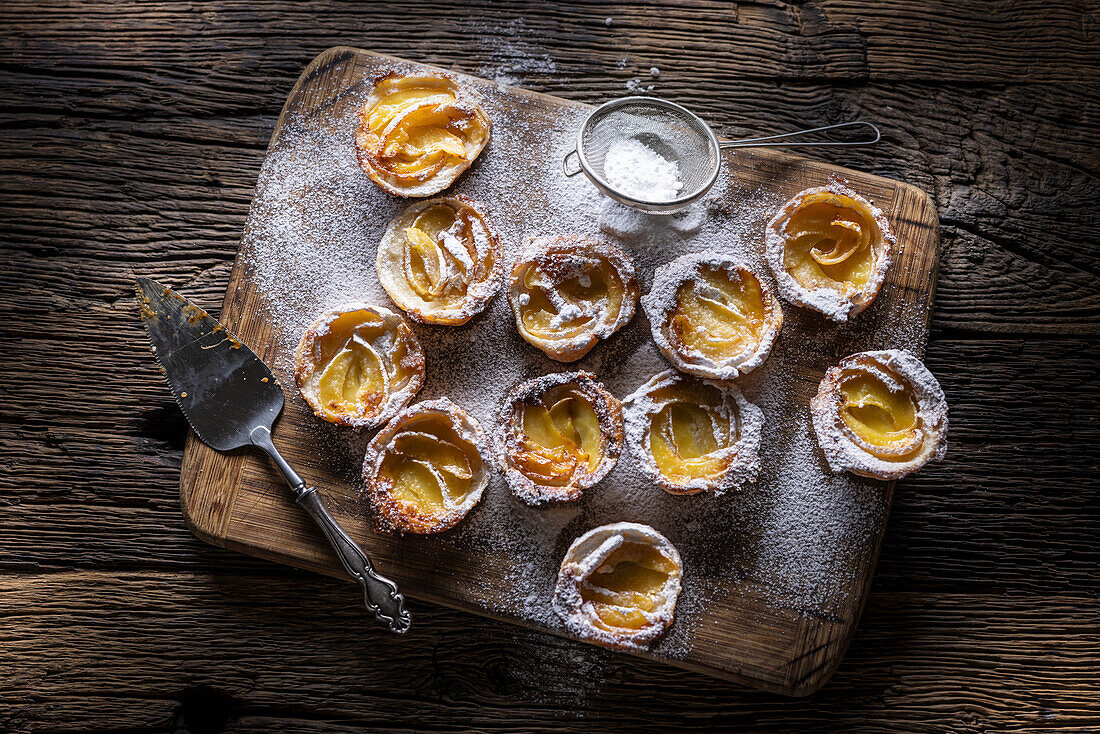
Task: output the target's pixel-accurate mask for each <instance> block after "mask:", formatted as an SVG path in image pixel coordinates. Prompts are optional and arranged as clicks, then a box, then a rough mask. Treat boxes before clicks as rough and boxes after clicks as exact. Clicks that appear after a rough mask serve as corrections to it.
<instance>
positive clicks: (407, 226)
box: [375, 194, 504, 325]
mask: <svg viewBox="0 0 1100 734" xmlns="http://www.w3.org/2000/svg"><path fill="white" fill-rule="evenodd" d="M375 268H376V270H377V272H378V280H379V281H381V283H382V287H383V288H385V289H386V293H388V294H389V296H390V298H392V299H393V302H394V303H396V304H397V305H398V307H400V308H401V310H403V311H404V312H405V313H407V314H408V315H409V316H410V317H411V318H413V319H416V320H417V321H420V322H423V323H430V324H447V325H459V324H464V323H466V322H467V321H469V320H470V318H471V317H473V316H474V314H476V313H479V312H480V311H481V310H482V309H484V308H485V306H486V305H487V304H488V303H489V301H490V300H492V298H493V296H494V295H496V293H497V291H498V290H500V286H501V283H502V282H503V280H504V263H503V262H502V261H501V259H500V238H499V237H498V236H497V233H496V231H495V230H494V229H493V226H492V224H491V223H490V222H489V218H488V217H487V216H486V215H485V213H484V212H483V211H481V208H480V207H479V206H478V205H477V204H476V203H475V202H474V201H473V200H471V199H469V198H467V197H465V196H462V195H461V194H460V195H458V196H450V197H440V198H437V199H429V200H428V201H421V202H417V203H416V204H413V205H412V206H410V207H409V208H407V209H406V210H405V211H403V212H401V213H400V214H398V215H397V216H396V217H394V219H393V220H392V221H391V222H390V224H389V226H388V227H387V228H386V233H385V234H384V235H383V236H382V242H381V243H380V244H379V246H378V257H377V259H376V261H375Z"/></svg>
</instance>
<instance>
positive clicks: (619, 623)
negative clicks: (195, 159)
mask: <svg viewBox="0 0 1100 734" xmlns="http://www.w3.org/2000/svg"><path fill="white" fill-rule="evenodd" d="M682 574H683V566H682V563H681V561H680V554H679V553H678V552H677V551H676V548H675V547H673V545H672V543H670V542H669V541H668V538H666V537H665V536H663V535H661V533H659V532H657V531H656V530H654V529H653V528H651V527H649V526H648V525H641V524H638V523H629V522H620V523H614V524H611V525H604V526H602V527H598V528H594V529H592V530H589V531H588V532H587V533H585V534H584V535H582V536H580V537H579V538H577V539H576V540H575V541H573V544H572V545H571V546H569V550H568V551H566V553H565V558H564V559H563V560H562V564H561V570H560V572H559V573H558V581H557V585H556V586H555V588H554V610H555V611H556V612H557V613H558V616H559V617H561V619H562V621H564V622H565V626H566V628H567V629H568V630H569V631H570V632H571V633H573V634H574V635H576V636H578V637H581V638H583V639H586V640H591V641H592V642H595V643H597V644H600V645H603V646H604V647H609V648H612V649H619V650H640V649H645V648H646V647H648V646H649V645H650V644H651V643H652V642H653V641H654V640H655V639H657V637H658V636H660V635H661V633H662V632H664V631H665V630H666V629H667V628H668V626H669V625H671V624H672V619H673V614H674V612H675V609H676V599H677V597H678V596H679V594H680V579H681V576H682Z"/></svg>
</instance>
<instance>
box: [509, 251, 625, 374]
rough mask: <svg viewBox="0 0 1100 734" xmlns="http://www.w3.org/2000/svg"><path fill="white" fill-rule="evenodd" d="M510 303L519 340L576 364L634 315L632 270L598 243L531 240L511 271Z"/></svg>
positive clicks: (620, 256)
mask: <svg viewBox="0 0 1100 734" xmlns="http://www.w3.org/2000/svg"><path fill="white" fill-rule="evenodd" d="M508 302H509V303H510V304H511V306H512V312H513V313H514V314H515V317H516V328H517V329H519V333H520V336H522V337H523V338H524V339H525V340H526V341H527V342H528V343H529V344H531V345H532V346H534V347H537V348H538V349H540V350H542V351H543V352H544V353H545V354H546V355H547V356H548V357H550V358H551V359H555V360H557V361H559V362H575V361H576V360H578V359H580V358H581V357H583V356H584V355H585V354H587V353H588V352H589V351H590V350H591V349H592V347H594V346H596V343H597V342H599V340H600V339H606V338H607V337H609V336H611V335H612V334H614V333H615V332H616V331H618V330H619V329H620V328H622V327H623V326H624V325H626V323H627V322H628V321H630V319H631V317H632V316H633V315H634V309H635V307H636V305H637V302H638V282H637V280H636V278H635V275H634V264H633V262H631V260H630V257H629V256H628V255H627V254H626V253H625V252H623V251H622V250H620V249H619V248H618V247H615V246H614V245H610V244H608V243H606V242H602V241H600V240H596V239H591V238H586V237H570V236H558V237H535V238H533V239H532V240H531V241H530V243H529V244H528V246H527V249H526V251H525V253H524V254H523V255H522V256H521V257H520V259H519V261H518V262H517V263H516V264H515V266H514V267H513V268H512V275H511V278H510V282H509V288H508Z"/></svg>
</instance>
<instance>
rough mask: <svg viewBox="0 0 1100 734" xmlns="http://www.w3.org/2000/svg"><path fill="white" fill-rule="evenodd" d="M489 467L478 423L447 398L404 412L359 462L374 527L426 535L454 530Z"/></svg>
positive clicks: (483, 482) (473, 501)
mask: <svg viewBox="0 0 1100 734" xmlns="http://www.w3.org/2000/svg"><path fill="white" fill-rule="evenodd" d="M489 462H490V455H489V451H488V446H487V445H486V442H485V436H484V434H483V433H482V430H481V426H480V424H478V422H477V420H476V419H475V418H473V417H472V416H471V415H469V414H468V413H467V412H466V411H464V410H462V409H461V408H459V407H458V406H457V405H455V404H454V403H452V402H451V401H450V400H448V399H447V398H439V399H437V400H428V401H425V402H423V403H417V404H416V405H413V406H411V407H409V408H406V409H405V410H403V411H401V412H400V413H399V414H397V415H396V416H395V417H394V419H393V420H391V421H390V422H389V424H387V425H386V427H385V428H383V429H382V430H381V431H379V432H378V434H377V435H376V436H375V437H374V439H373V440H372V441H371V442H370V445H369V446H368V447H367V453H366V457H365V458H364V460H363V482H364V486H365V487H366V493H367V496H368V498H369V499H370V504H371V509H372V512H373V520H374V526H375V528H376V529H378V530H379V531H380V532H395V531H400V532H406V533H416V534H420V535H427V534H430V533H439V532H442V531H444V530H447V529H449V528H452V527H454V526H455V525H456V524H458V522H459V521H460V520H462V518H464V517H465V516H466V513H468V512H469V511H470V509H471V508H473V506H474V505H476V504H477V503H478V500H480V499H481V494H482V492H484V491H485V486H486V485H487V484H488V483H489V476H490V473H491V466H490V463H489Z"/></svg>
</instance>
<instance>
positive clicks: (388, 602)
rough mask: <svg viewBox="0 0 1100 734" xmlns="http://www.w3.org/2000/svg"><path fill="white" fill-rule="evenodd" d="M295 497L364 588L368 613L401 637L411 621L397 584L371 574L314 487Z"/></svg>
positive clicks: (368, 564)
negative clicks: (369, 611) (372, 614)
mask: <svg viewBox="0 0 1100 734" xmlns="http://www.w3.org/2000/svg"><path fill="white" fill-rule="evenodd" d="M296 494H297V495H298V500H297V501H298V504H299V505H301V506H302V507H303V508H305V511H306V512H308V513H309V516H310V517H312V518H313V520H314V521H315V522H316V523H317V525H319V526H320V528H321V531H322V532H324V534H325V537H326V538H328V542H329V543H331V544H332V547H333V549H335V550H336V555H337V556H339V557H340V563H342V564H344V570H346V571H347V572H348V575H350V576H351V577H352V578H353V579H355V581H356V582H357V583H358V584H359V586H361V587H362V588H363V598H364V600H365V601H366V604H367V609H370V610H371V611H372V612H374V616H375V617H377V618H378V619H379V621H381V622H383V623H384V624H386V625H387V626H388V627H389V628H390V631H391V632H396V633H398V634H403V633H405V632H408V631H409V626H410V625H411V624H412V618H411V617H410V616H409V612H408V611H407V610H406V609H405V597H403V596H402V595H401V592H399V591H398V590H397V584H395V583H394V582H392V581H390V580H389V579H388V578H386V577H385V576H382V575H380V574H379V573H378V572H377V571H375V570H374V565H373V564H372V563H371V562H370V559H369V558H367V554H366V553H364V552H363V551H362V549H360V548H359V546H358V545H356V543H355V541H354V540H352V539H351V538H350V537H349V536H348V534H347V533H346V532H344V529H343V528H341V527H340V525H339V523H337V522H336V520H335V519H334V518H333V517H332V515H330V514H329V511H328V509H327V508H326V507H325V505H324V503H323V502H321V495H319V494H317V489H316V488H315V487H306V486H305V485H303V486H302V491H301V492H296Z"/></svg>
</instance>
